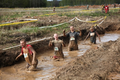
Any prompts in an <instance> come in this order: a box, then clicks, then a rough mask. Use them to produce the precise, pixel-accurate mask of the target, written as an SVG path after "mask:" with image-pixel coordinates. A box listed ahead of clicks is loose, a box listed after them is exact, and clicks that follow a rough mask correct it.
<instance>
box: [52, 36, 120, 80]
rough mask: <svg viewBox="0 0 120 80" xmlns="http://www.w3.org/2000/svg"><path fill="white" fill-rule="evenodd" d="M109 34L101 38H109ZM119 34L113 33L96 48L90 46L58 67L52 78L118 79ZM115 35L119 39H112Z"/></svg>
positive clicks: (80, 79) (81, 79)
mask: <svg viewBox="0 0 120 80" xmlns="http://www.w3.org/2000/svg"><path fill="white" fill-rule="evenodd" d="M111 35H112V34H106V36H108V37H107V38H105V36H103V37H102V40H105V41H108V40H110V36H111ZM118 35H119V34H118ZM119 36H120V35H119ZM119 36H118V37H116V35H114V34H113V35H112V37H113V38H112V37H111V39H113V40H110V41H109V42H106V43H100V44H99V45H98V47H97V48H96V49H95V48H91V49H90V50H88V51H87V52H86V53H85V54H84V55H83V56H81V57H78V58H76V59H75V60H73V61H71V62H69V63H68V64H67V65H66V66H63V67H62V68H60V69H58V70H57V71H56V76H55V77H54V78H52V80H119V79H120V78H119V71H120V68H119V67H120V59H119V57H120V54H119V53H120V49H119V43H120V38H119ZM115 37H116V38H119V39H118V40H117V41H114V39H115ZM107 39H108V40H107ZM102 42H104V41H102ZM115 72H116V73H117V74H115Z"/></svg>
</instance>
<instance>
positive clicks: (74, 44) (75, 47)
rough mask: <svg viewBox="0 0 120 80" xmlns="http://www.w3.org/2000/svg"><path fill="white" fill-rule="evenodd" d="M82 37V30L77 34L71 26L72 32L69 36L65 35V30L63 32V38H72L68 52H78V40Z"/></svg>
mask: <svg viewBox="0 0 120 80" xmlns="http://www.w3.org/2000/svg"><path fill="white" fill-rule="evenodd" d="M81 35H82V32H81V30H80V33H78V32H75V31H74V27H73V26H70V32H69V33H67V34H65V30H63V36H64V37H69V38H70V40H69V45H68V51H72V50H78V44H77V40H78V37H79V36H81Z"/></svg>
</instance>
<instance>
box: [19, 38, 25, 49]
mask: <svg viewBox="0 0 120 80" xmlns="http://www.w3.org/2000/svg"><path fill="white" fill-rule="evenodd" d="M20 45H21V46H22V47H25V46H26V40H25V39H22V40H20Z"/></svg>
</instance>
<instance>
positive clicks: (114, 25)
mask: <svg viewBox="0 0 120 80" xmlns="http://www.w3.org/2000/svg"><path fill="white" fill-rule="evenodd" d="M79 18H82V17H79ZM86 18H87V17H84V18H82V19H83V20H85V19H86ZM92 19H93V18H92V17H89V20H92ZM97 19H98V17H96V18H94V20H97ZM119 21H120V20H119V18H117V17H108V18H107V19H106V20H105V22H103V23H102V25H100V26H99V27H101V28H100V29H99V28H98V29H97V32H98V33H99V34H104V33H105V31H111V30H112V31H113V30H119V29H120V24H119ZM70 25H73V26H74V27H75V29H76V31H77V30H78V29H79V28H80V29H81V30H82V34H83V36H82V37H81V38H80V40H84V39H85V36H86V35H87V34H88V32H89V28H90V26H92V25H93V24H90V23H82V22H79V21H73V22H71V23H70ZM38 34H39V33H38ZM38 34H36V35H33V38H36V37H39V36H38ZM10 35H11V34H10ZM25 35H26V34H18V35H17V34H15V36H13V37H14V38H13V40H9V39H6V42H5V41H4V40H2V41H1V43H2V42H5V43H4V44H3V45H2V46H1V48H3V46H4V47H5V46H6V47H10V46H9V44H11V43H12V44H13V43H17V44H19V40H20V39H21V38H26V39H27V41H30V40H32V39H31V36H30V35H26V36H25ZM52 35H53V34H52ZM52 35H51V36H52ZM7 36H9V35H7ZM48 36H50V35H46V37H48ZM60 39H63V40H64V42H65V43H66V44H67V43H68V39H66V38H63V37H60ZM7 41H9V42H7ZM48 42H49V39H45V40H42V41H38V42H36V43H33V44H32V46H33V47H34V49H35V50H36V51H37V52H39V51H40V52H41V50H42V51H44V49H45V50H47V49H50V48H49V47H48ZM20 50H21V48H20V47H16V48H14V49H9V50H6V51H2V50H1V52H0V55H1V56H0V64H1V65H0V67H2V66H9V65H13V64H15V63H16V62H15V57H16V56H17V55H18V54H19V53H20ZM19 61H23V58H22V59H20V60H19Z"/></svg>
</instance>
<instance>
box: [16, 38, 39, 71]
mask: <svg viewBox="0 0 120 80" xmlns="http://www.w3.org/2000/svg"><path fill="white" fill-rule="evenodd" d="M20 45H21V47H22V49H21V53H20V54H19V55H18V56H17V57H16V60H17V59H18V58H19V57H20V56H22V55H24V58H25V61H26V62H27V69H28V70H29V71H33V70H36V67H37V64H38V60H37V58H36V52H35V50H34V49H33V48H32V46H31V45H28V44H26V40H25V39H22V40H21V41H20Z"/></svg>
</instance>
